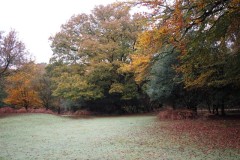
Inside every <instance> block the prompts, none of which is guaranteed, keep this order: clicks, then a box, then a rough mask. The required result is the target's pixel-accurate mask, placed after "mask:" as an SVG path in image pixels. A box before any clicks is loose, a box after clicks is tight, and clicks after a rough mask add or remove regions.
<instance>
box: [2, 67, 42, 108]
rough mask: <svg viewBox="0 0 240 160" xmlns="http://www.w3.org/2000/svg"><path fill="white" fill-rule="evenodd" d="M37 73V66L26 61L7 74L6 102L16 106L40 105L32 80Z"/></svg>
mask: <svg viewBox="0 0 240 160" xmlns="http://www.w3.org/2000/svg"><path fill="white" fill-rule="evenodd" d="M37 75H38V72H37V68H36V66H35V65H34V64H33V63H27V64H25V65H23V66H22V67H21V69H20V70H18V71H17V72H16V73H13V74H11V75H9V76H8V77H7V79H6V81H7V85H6V93H7V97H6V98H5V99H4V102H5V103H6V104H11V105H14V106H16V107H24V108H25V109H26V110H28V108H29V107H41V105H40V104H41V101H40V98H39V96H38V93H37V92H36V91H35V90H34V85H33V80H34V78H35V77H36V76H37Z"/></svg>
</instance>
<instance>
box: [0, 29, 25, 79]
mask: <svg viewBox="0 0 240 160" xmlns="http://www.w3.org/2000/svg"><path fill="white" fill-rule="evenodd" d="M26 55H27V52H26V49H25V46H24V44H23V43H22V42H21V41H19V40H18V38H17V33H16V32H15V31H14V30H12V31H10V32H9V33H8V34H7V35H5V34H4V33H3V32H0V78H1V77H2V76H3V75H5V74H6V73H7V71H8V69H9V68H12V67H14V68H16V67H18V66H21V65H22V64H23V62H25V60H26Z"/></svg>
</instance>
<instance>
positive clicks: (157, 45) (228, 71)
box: [0, 0, 240, 115]
mask: <svg viewBox="0 0 240 160" xmlns="http://www.w3.org/2000/svg"><path fill="white" fill-rule="evenodd" d="M139 7H140V8H139ZM136 10H142V12H136ZM49 40H50V41H51V48H52V51H53V55H52V58H51V59H50V62H49V64H35V63H34V62H33V61H32V60H31V59H30V58H29V53H28V52H27V50H26V48H25V46H24V44H23V43H22V42H21V41H19V40H18V37H17V33H16V32H15V31H10V32H9V33H4V32H0V78H1V81H0V101H1V102H0V106H1V107H3V106H11V107H14V108H22V107H24V108H25V109H29V108H39V107H45V108H46V109H52V110H55V111H59V112H62V111H67V110H69V111H76V110H79V109H86V110H90V111H93V112H100V113H119V114H120V113H136V112H149V111H153V110H154V109H158V108H161V107H164V106H169V107H172V108H174V109H179V108H188V109H191V110H194V111H196V110H197V109H199V108H205V109H208V110H209V112H214V113H216V114H221V115H225V109H229V108H238V109H239V106H240V98H239V97H240V1H239V0H176V1H167V0H135V1H130V2H128V3H119V2H118V3H113V4H109V5H106V6H102V5H100V6H96V7H95V8H94V9H93V10H92V12H91V14H78V15H74V16H72V17H71V18H70V19H69V21H68V22H66V23H65V24H63V25H62V26H61V30H60V31H59V32H58V33H56V34H55V35H54V36H52V37H50V38H49ZM39 45H41V44H39Z"/></svg>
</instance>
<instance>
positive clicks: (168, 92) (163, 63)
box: [146, 47, 181, 107]
mask: <svg viewBox="0 0 240 160" xmlns="http://www.w3.org/2000/svg"><path fill="white" fill-rule="evenodd" d="M171 49H172V47H169V48H166V49H165V50H164V49H162V51H161V52H165V53H159V54H158V55H156V56H155V57H156V58H155V59H154V62H153V63H154V64H153V65H152V67H151V71H150V74H149V76H148V82H147V83H146V92H147V94H148V95H149V97H150V98H151V100H152V101H159V102H160V103H164V104H166V105H170V106H172V107H174V106H175V104H174V102H175V101H176V100H177V98H178V96H176V95H178V94H179V93H178V92H179V91H177V88H179V87H180V85H181V84H180V83H179V82H178V81H177V78H179V77H178V76H177V73H176V71H175V70H174V67H176V65H177V62H178V61H177V53H170V52H168V50H171Z"/></svg>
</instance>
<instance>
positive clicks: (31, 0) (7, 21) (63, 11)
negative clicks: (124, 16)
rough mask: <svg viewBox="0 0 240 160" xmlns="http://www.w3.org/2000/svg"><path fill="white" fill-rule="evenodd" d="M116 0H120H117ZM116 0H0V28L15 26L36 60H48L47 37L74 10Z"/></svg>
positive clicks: (6, 29)
mask: <svg viewBox="0 0 240 160" xmlns="http://www.w3.org/2000/svg"><path fill="white" fill-rule="evenodd" d="M118 1H119V0H118ZM112 2H115V0H0V5H1V7H0V31H5V32H8V31H10V29H14V30H16V31H17V32H18V38H19V39H20V40H21V41H22V42H23V43H24V44H25V45H26V48H27V50H28V51H29V52H30V53H31V54H32V55H33V57H34V58H35V60H36V62H37V63H40V62H46V63H48V62H49V58H50V57H51V55H52V51H51V48H50V42H49V41H48V38H49V37H50V36H52V35H54V34H55V33H56V32H59V31H60V26H61V25H62V24H65V23H66V22H67V20H69V19H70V17H71V16H72V15H74V14H80V13H90V12H91V10H92V9H93V8H94V6H96V5H99V4H109V3H112Z"/></svg>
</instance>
